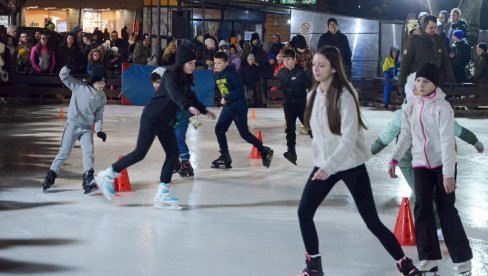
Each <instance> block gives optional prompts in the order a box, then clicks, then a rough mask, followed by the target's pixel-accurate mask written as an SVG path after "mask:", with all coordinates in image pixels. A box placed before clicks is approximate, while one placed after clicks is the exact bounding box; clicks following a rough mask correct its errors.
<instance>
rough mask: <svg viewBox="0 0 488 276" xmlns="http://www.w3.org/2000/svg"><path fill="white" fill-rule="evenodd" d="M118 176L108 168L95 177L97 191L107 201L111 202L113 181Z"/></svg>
mask: <svg viewBox="0 0 488 276" xmlns="http://www.w3.org/2000/svg"><path fill="white" fill-rule="evenodd" d="M117 176H118V173H116V172H114V170H113V169H112V167H109V168H107V169H105V170H103V171H100V172H99V173H98V174H97V176H95V182H96V183H97V186H98V189H100V191H101V192H102V193H103V196H105V198H107V199H108V200H112V198H113V197H114V196H115V189H114V179H115V178H116V177H117Z"/></svg>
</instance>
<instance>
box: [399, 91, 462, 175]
mask: <svg viewBox="0 0 488 276" xmlns="http://www.w3.org/2000/svg"><path fill="white" fill-rule="evenodd" d="M445 97H446V94H444V92H442V90H441V89H440V88H437V89H436V91H435V92H434V93H433V94H432V95H430V96H427V97H423V96H415V97H412V99H411V100H409V102H408V105H407V108H405V109H404V111H403V122H402V130H401V132H400V138H399V140H398V144H397V145H396V147H395V150H394V153H393V157H392V160H393V161H396V160H400V159H401V158H402V156H403V155H404V154H405V152H406V151H407V150H408V148H409V147H410V146H412V157H413V160H412V166H413V167H414V168H419V167H420V168H428V169H433V168H438V167H440V166H442V173H443V175H444V177H454V171H455V165H456V148H455V147H456V146H455V144H456V141H455V138H454V111H453V110H452V107H451V105H450V104H449V103H448V102H447V101H446V100H445Z"/></svg>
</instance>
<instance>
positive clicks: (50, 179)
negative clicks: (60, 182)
mask: <svg viewBox="0 0 488 276" xmlns="http://www.w3.org/2000/svg"><path fill="white" fill-rule="evenodd" d="M56 177H58V175H57V174H56V173H55V172H54V171H53V170H49V171H48V172H47V175H46V177H44V181H43V182H42V190H43V191H44V192H46V191H47V190H48V189H49V188H51V186H52V185H54V181H55V180H56Z"/></svg>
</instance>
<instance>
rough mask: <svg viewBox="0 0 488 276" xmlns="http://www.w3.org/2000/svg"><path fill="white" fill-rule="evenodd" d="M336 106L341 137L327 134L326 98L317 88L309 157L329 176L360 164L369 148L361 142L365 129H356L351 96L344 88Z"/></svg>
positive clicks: (353, 102)
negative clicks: (339, 116) (337, 106)
mask: <svg viewBox="0 0 488 276" xmlns="http://www.w3.org/2000/svg"><path fill="white" fill-rule="evenodd" d="M354 93H355V94H356V92H355V91H354ZM309 95H312V93H310V94H309ZM309 97H310V96H309ZM356 97H357V96H356ZM338 105H339V112H340V114H341V134H342V135H335V134H333V133H332V132H331V131H330V128H329V123H328V119H327V112H326V104H325V95H324V94H322V90H321V89H320V87H317V93H316V95H315V100H314V104H313V109H312V114H311V118H310V128H311V129H312V134H313V139H312V158H313V163H314V165H315V166H316V167H318V168H320V169H322V170H323V171H324V172H326V173H327V174H328V175H329V176H330V175H333V174H335V173H337V172H340V171H344V170H348V169H352V168H355V167H357V166H359V165H362V164H364V163H366V161H368V159H369V158H370V157H371V152H370V150H369V147H368V146H367V145H366V143H365V142H364V130H363V128H362V127H360V126H359V122H358V113H357V110H356V103H355V101H354V97H353V95H352V94H351V93H350V92H349V91H348V90H347V88H344V89H343V91H342V94H341V96H340V98H339V102H338Z"/></svg>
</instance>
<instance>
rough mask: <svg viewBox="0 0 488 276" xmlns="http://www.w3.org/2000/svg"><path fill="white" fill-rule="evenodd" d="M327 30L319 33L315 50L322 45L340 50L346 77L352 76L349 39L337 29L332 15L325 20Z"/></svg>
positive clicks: (337, 26) (337, 25)
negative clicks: (321, 33)
mask: <svg viewBox="0 0 488 276" xmlns="http://www.w3.org/2000/svg"><path fill="white" fill-rule="evenodd" d="M327 29H328V31H327V32H326V33H325V34H323V35H321V36H320V38H319V43H318V44H317V50H319V49H320V48H322V47H324V46H334V47H336V48H337V49H339V50H340V51H341V56H342V64H343V65H344V70H345V72H346V76H347V78H348V79H350V78H351V76H352V52H351V48H350V47H349V40H348V39H347V36H346V35H344V34H343V33H341V31H340V30H339V24H338V23H337V20H336V19H335V18H333V17H331V18H329V20H327Z"/></svg>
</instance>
